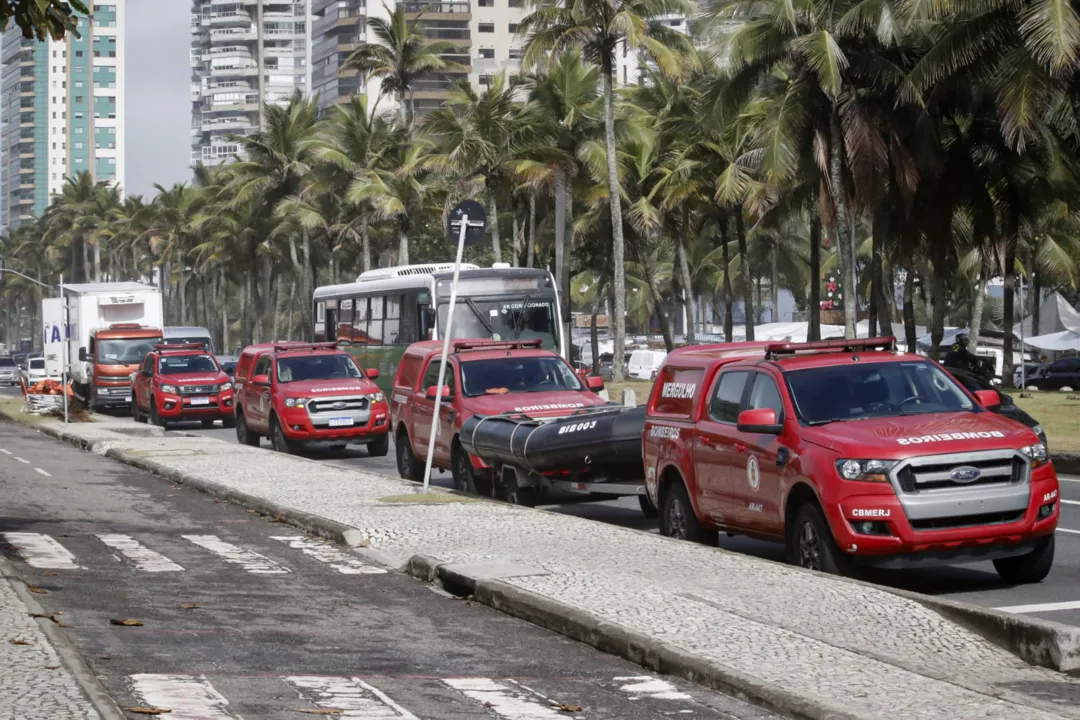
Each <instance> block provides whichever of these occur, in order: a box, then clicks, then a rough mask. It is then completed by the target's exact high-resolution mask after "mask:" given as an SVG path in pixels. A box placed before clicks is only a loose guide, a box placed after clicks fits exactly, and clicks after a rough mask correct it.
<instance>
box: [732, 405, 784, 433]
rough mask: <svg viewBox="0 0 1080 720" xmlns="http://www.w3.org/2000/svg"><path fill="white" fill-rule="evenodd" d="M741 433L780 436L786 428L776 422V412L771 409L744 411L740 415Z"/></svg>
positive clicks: (739, 426)
mask: <svg viewBox="0 0 1080 720" xmlns="http://www.w3.org/2000/svg"><path fill="white" fill-rule="evenodd" d="M738 429H739V432H744V433H757V434H767V435H779V434H780V433H782V432H783V431H784V426H783V425H781V424H779V423H778V422H777V421H776V411H775V410H771V409H769V408H759V409H757V410H743V411H742V412H741V413H739V423H738Z"/></svg>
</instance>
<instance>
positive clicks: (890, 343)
mask: <svg viewBox="0 0 1080 720" xmlns="http://www.w3.org/2000/svg"><path fill="white" fill-rule="evenodd" d="M854 350H893V351H895V350H896V338H895V337H893V336H889V337H876V338H851V339H847V338H841V339H839V340H817V341H815V342H805V343H793V342H782V343H772V344H770V345H766V346H765V358H766V359H767V360H771V359H772V358H774V357H775V356H777V355H794V354H796V353H800V352H830V351H832V352H851V351H854Z"/></svg>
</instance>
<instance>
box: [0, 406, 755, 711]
mask: <svg viewBox="0 0 1080 720" xmlns="http://www.w3.org/2000/svg"><path fill="white" fill-rule="evenodd" d="M0 497H3V498H4V500H3V503H2V505H0V508H2V509H0V550H2V552H3V553H4V555H6V556H7V557H8V558H9V559H10V560H11V561H12V563H13V565H14V566H15V568H16V571H17V573H19V575H20V576H21V577H22V578H23V579H24V580H25V581H26V582H27V584H29V585H30V586H32V587H33V588H35V590H34V592H37V593H38V594H37V595H35V598H36V599H37V600H38V601H39V602H40V603H41V604H42V605H43V606H44V607H45V609H46V612H49V613H56V615H55V619H56V620H57V621H59V622H62V623H64V625H65V626H67V627H68V629H67V630H66V632H67V633H68V634H69V636H70V637H71V639H72V641H73V642H74V644H75V646H76V648H77V650H78V651H79V652H80V654H81V655H82V656H83V657H84V658H85V659H86V660H87V662H88V663H89V665H90V667H91V669H92V670H93V672H94V673H95V675H97V676H98V677H99V678H100V680H101V681H102V682H103V684H104V685H105V687H106V689H107V691H108V692H109V694H110V695H112V696H113V697H114V698H115V699H116V701H117V702H118V704H119V705H120V706H121V707H123V708H126V707H132V706H137V705H139V706H156V707H161V708H166V709H172V710H173V713H172V714H171V715H167V716H166V717H185V718H200V720H225V719H227V718H238V717H243V718H246V719H247V720H264V719H265V720H278V719H281V720H284V719H285V718H295V717H298V715H297V714H296V713H297V712H298V711H300V710H312V709H318V708H322V709H324V710H328V709H332V708H338V709H343V710H347V711H349V712H348V713H347V714H346V715H344V716H346V717H353V718H371V719H375V718H378V719H382V720H387V719H389V718H400V719H402V720H408V719H409V718H412V719H413V720H418V719H419V718H429V719H431V720H465V719H474V718H489V719H490V718H495V717H499V718H504V719H505V720H525V719H526V718H529V719H543V718H558V717H566V716H569V715H571V714H576V713H567V712H563V711H560V710H557V709H556V708H557V707H558V706H559V705H560V704H561V705H563V706H564V708H567V709H569V708H573V707H577V708H579V710H580V711H581V712H582V716H584V717H592V718H607V719H609V720H652V719H653V718H657V717H662V716H668V715H690V716H692V717H703V718H740V719H742V720H755V719H757V720H761V719H763V718H771V717H775V716H773V715H771V714H768V713H765V712H763V711H761V710H759V709H757V708H754V707H751V706H748V705H746V704H744V703H741V702H739V701H737V700H735V699H733V698H730V697H727V696H725V695H723V694H719V693H715V692H711V691H706V690H703V689H701V688H698V687H696V686H693V685H691V684H689V683H685V682H682V681H679V680H670V679H666V678H658V677H656V676H652V675H649V674H648V673H646V672H645V671H643V670H642V669H641V668H640V667H637V666H634V665H631V664H629V663H626V662H623V661H621V660H618V659H616V658H613V657H612V656H609V655H605V654H603V653H600V652H597V651H595V650H593V649H591V648H589V647H587V646H584V645H581V644H579V643H576V642H573V641H570V640H567V639H565V638H563V637H561V636H558V635H555V634H553V633H550V632H547V631H545V630H541V629H539V628H537V627H535V626H533V625H531V624H529V623H526V622H523V621H519V620H516V619H514V618H511V617H509V616H507V615H503V614H501V613H498V612H496V611H493V610H491V609H489V608H486V607H483V606H480V605H474V604H472V603H470V602H468V601H462V600H458V599H456V598H452V597H450V596H448V595H446V594H444V593H441V592H440V591H435V590H433V589H432V588H431V587H430V586H428V585H426V584H424V583H421V582H418V581H416V580H413V579H411V578H409V577H407V576H405V575H403V574H401V573H398V572H396V571H392V570H391V571H386V570H385V569H382V568H379V567H376V566H372V565H370V564H364V562H362V561H361V560H360V558H359V557H358V556H356V555H355V554H352V553H349V552H347V551H345V550H343V549H341V548H336V547H334V546H330V545H326V544H324V543H321V542H318V541H316V540H314V539H312V538H307V537H305V536H303V535H302V534H301V533H298V532H297V531H295V530H293V529H291V528H289V527H287V526H283V525H280V524H275V523H273V522H271V521H269V520H267V519H265V518H262V517H259V516H256V515H253V514H250V513H248V512H246V511H245V510H244V509H243V508H240V507H238V506H236V505H233V504H230V503H220V502H217V501H214V500H212V499H211V498H210V497H208V496H206V495H203V494H200V493H197V492H195V491H191V490H188V489H185V488H182V487H176V486H170V485H169V484H168V483H167V482H165V481H162V480H161V479H159V478H155V477H152V476H150V475H148V474H146V473H143V472H140V471H137V470H134V469H132V468H129V467H127V466H124V465H121V464H120V463H116V462H114V461H112V460H109V459H105V458H102V457H99V456H96V455H92V454H87V453H84V452H81V451H79V450H76V449H74V448H71V447H68V446H66V445H62V444H59V443H57V442H56V441H55V440H52V439H49V438H47V437H44V436H42V435H40V434H38V433H35V432H33V431H32V430H29V429H26V428H23V427H21V426H18V425H15V424H12V423H6V422H5V423H0ZM113 620H118V621H119V620H137V621H139V622H140V623H142V625H139V626H125V625H122V624H120V625H118V624H114V623H113V622H112V621H113Z"/></svg>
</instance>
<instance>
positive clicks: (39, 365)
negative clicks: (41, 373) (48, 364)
mask: <svg viewBox="0 0 1080 720" xmlns="http://www.w3.org/2000/svg"><path fill="white" fill-rule="evenodd" d="M30 369H31V370H44V369H45V358H34V359H33V360H31V361H30Z"/></svg>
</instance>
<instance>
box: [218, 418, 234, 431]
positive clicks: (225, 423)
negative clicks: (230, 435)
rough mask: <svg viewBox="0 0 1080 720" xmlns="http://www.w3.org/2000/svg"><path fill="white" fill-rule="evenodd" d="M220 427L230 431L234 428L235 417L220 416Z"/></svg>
mask: <svg viewBox="0 0 1080 720" xmlns="http://www.w3.org/2000/svg"><path fill="white" fill-rule="evenodd" d="M221 427H223V428H225V429H226V430H232V429H233V428H234V427H236V416H235V415H224V416H222V418H221Z"/></svg>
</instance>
